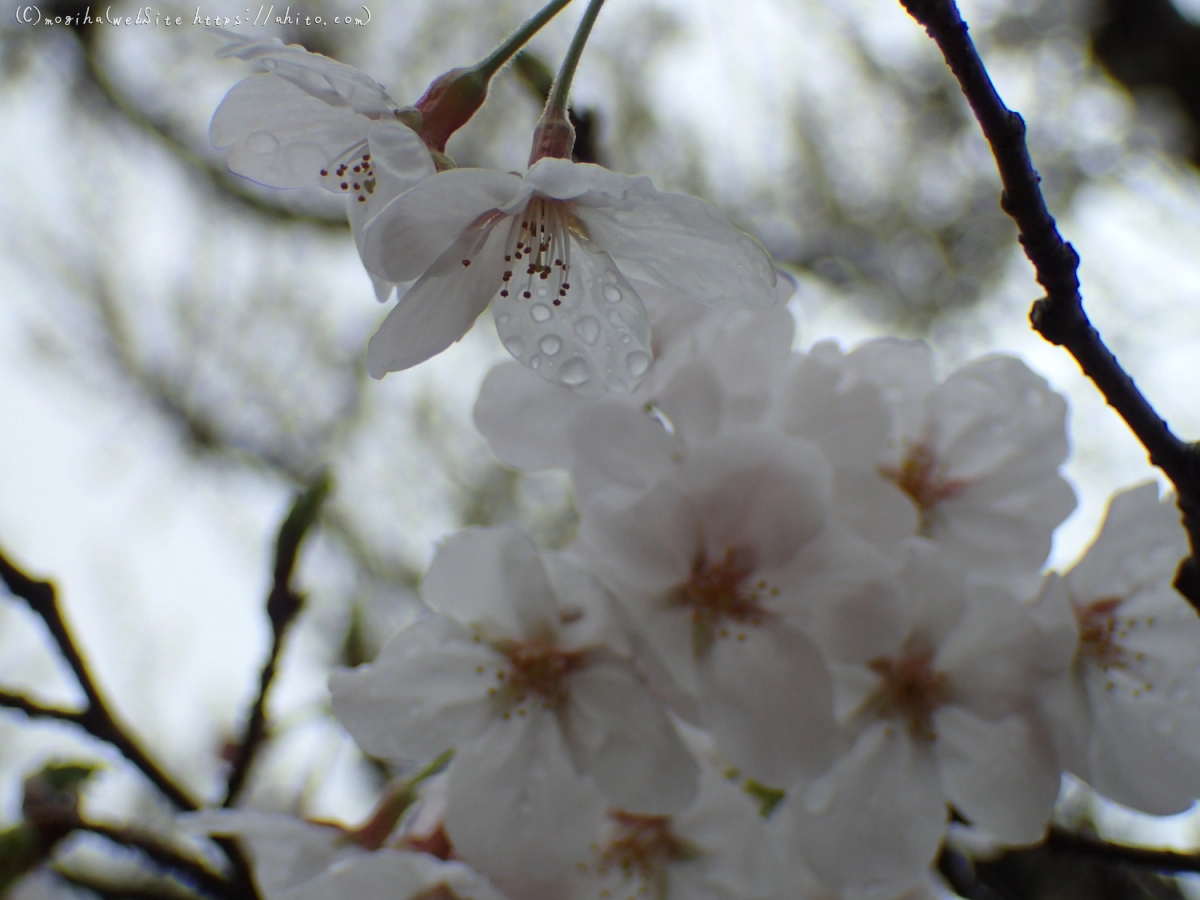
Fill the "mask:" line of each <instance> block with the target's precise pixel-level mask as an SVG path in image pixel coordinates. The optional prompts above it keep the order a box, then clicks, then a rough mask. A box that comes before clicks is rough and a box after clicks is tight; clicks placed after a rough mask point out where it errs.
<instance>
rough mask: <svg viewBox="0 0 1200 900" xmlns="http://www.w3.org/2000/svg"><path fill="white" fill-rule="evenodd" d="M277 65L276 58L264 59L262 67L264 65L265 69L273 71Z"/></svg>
mask: <svg viewBox="0 0 1200 900" xmlns="http://www.w3.org/2000/svg"><path fill="white" fill-rule="evenodd" d="M276 65H277V63H276V62H275V60H273V59H264V60H263V61H262V67H263V68H264V69H266V70H267V71H268V72H273V71H275V66H276Z"/></svg>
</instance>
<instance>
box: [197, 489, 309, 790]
mask: <svg viewBox="0 0 1200 900" xmlns="http://www.w3.org/2000/svg"><path fill="white" fill-rule="evenodd" d="M331 487H332V481H331V480H330V477H329V475H328V473H326V472H322V473H321V474H320V475H318V476H317V478H316V479H314V481H313V482H312V483H311V484H310V485H309V486H308V487H307V488H306V489H305V490H304V492H303V493H301V494H300V495H299V496H298V497H297V498H296V501H295V503H293V504H292V508H291V511H290V512H289V513H288V515H287V518H286V519H284V521H283V525H281V526H280V528H279V537H278V538H277V539H276V541H275V564H274V567H273V578H272V582H271V592H270V594H268V596H267V618H268V619H270V621H271V650H270V653H269V654H268V656H267V661H266V663H264V664H263V668H262V672H261V674H260V675H259V679H258V696H257V697H256V698H255V700H254V705H253V706H252V707H251V709H250V717H249V719H248V720H247V721H246V728H245V731H244V732H243V733H242V738H241V740H240V741H238V745H237V751H236V753H235V754H234V758H233V765H232V767H231V768H230V771H229V778H228V780H227V782H226V788H225V799H224V801H223V802H222V804H221V805H222V806H227V807H228V806H233V805H234V804H235V803H237V799H238V796H239V794H241V791H242V789H243V788H244V787H245V785H246V778H247V776H248V775H249V773H250V766H251V764H252V763H253V762H254V757H255V756H256V754H257V753H258V750H259V748H260V747H261V746H262V744H263V741H264V740H265V739H266V736H267V694H268V693H269V692H270V690H271V683H272V681H274V679H275V671H276V668H277V666H278V664H279V653H280V651H281V650H282V649H283V641H284V638H285V637H286V636H287V632H288V630H289V628H290V627H291V625H292V623H293V622H294V621H295V619H296V616H297V615H298V614H299V612H300V608H301V607H302V606H303V604H304V598H303V596H302V595H300V594H299V593H297V592H296V591H295V590H294V589H293V588H292V572H293V571H294V569H295V568H296V555H297V553H299V551H300V544H301V542H302V541H303V540H304V536H305V535H306V534H307V533H308V531H309V529H310V528H311V527H312V525H313V523H314V522H315V521H316V519H317V516H318V514H319V513H320V511H321V506H322V504H323V503H324V502H325V498H326V497H327V496H329V491H330V488H331Z"/></svg>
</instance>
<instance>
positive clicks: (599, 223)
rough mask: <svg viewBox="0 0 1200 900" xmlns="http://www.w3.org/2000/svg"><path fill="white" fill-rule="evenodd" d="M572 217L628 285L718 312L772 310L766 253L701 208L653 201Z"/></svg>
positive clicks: (775, 297)
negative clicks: (673, 294)
mask: <svg viewBox="0 0 1200 900" xmlns="http://www.w3.org/2000/svg"><path fill="white" fill-rule="evenodd" d="M575 210H576V215H577V216H578V217H579V219H580V221H582V222H583V224H584V226H585V227H586V228H587V231H588V235H589V236H590V237H591V239H592V241H594V242H595V243H596V244H597V245H598V246H600V247H603V248H604V249H605V250H607V251H608V252H609V253H610V254H611V255H612V257H613V259H614V260H616V262H617V265H618V266H620V267H621V269H622V271H624V272H625V273H626V274H627V275H629V276H630V277H633V278H642V279H645V280H646V281H649V282H652V283H654V284H658V285H661V286H662V287H667V288H671V289H672V290H675V291H678V292H679V293H680V294H682V295H683V296H685V297H687V298H688V299H690V300H693V301H695V302H697V303H703V304H705V305H706V306H713V307H717V308H719V309H755V310H762V309H773V308H774V307H776V306H777V305H778V304H779V293H778V292H777V291H776V288H775V267H774V265H773V264H772V263H771V257H770V256H769V255H768V254H767V251H766V250H764V249H763V247H762V245H761V244H759V243H758V241H756V240H754V238H752V237H750V235H748V234H746V233H745V232H742V231H739V230H738V229H736V228H734V227H733V226H732V225H730V224H729V223H728V222H727V221H725V219H724V217H723V216H722V215H721V214H720V213H719V212H717V211H716V210H715V209H713V208H712V207H711V206H709V205H708V204H707V203H705V202H704V201H703V200H699V199H697V198H695V197H688V196H685V195H683V194H658V193H655V194H647V195H645V196H644V197H641V198H640V199H639V200H638V202H637V204H636V205H635V206H633V207H632V208H631V209H629V210H628V211H626V210H623V209H621V208H620V207H617V206H612V207H609V208H604V207H601V206H587V207H585V206H583V205H581V204H578V203H576V204H575Z"/></svg>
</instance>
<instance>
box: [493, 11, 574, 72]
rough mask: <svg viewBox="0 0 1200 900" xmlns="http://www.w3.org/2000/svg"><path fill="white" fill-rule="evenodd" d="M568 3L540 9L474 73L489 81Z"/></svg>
mask: <svg viewBox="0 0 1200 900" xmlns="http://www.w3.org/2000/svg"><path fill="white" fill-rule="evenodd" d="M570 2H571V0H551V2H549V3H547V4H546V5H545V6H543V7H542V9H541V11H540V12H538V14H537V15H535V16H534V17H533V18H532V19H530V20H529V21H528V22H526V23H525V24H524V25H522V26H521V27H520V28H518V29H517V30H516V31H514V32H513V33H512V36H511V37H509V39H508V40H506V41H505V42H504V43H503V44H501V45H500V46H499V47H497V48H496V49H495V50H493V51H492V52H491V53H489V54H488V56H487V58H486V59H485V60H483V62H481V63H479V65H477V66H475V71H476V72H477V73H478V74H480V75H482V76H483V77H484V79H485V80H486V81H490V80H491V78H492V76H493V75H495V74H496V73H497V72H499V71H500V70H501V69H502V68H504V65H505V63H507V62H508V61H509V60H510V59H512V58H513V56H515V55H516V53H517V51H518V50H520V49H521V48H522V47H524V46H525V45H526V44H527V43H529V40H530V38H532V37H533V36H534V35H535V34H537V33H538V32H539V31H541V30H542V26H543V25H545V24H546V23H547V22H549V21H550V20H551V19H553V18H554V17H555V16H556V15H558V14H559V13H560V12H561V11H562V9H563V7H565V6H566V5H567V4H568V3H570Z"/></svg>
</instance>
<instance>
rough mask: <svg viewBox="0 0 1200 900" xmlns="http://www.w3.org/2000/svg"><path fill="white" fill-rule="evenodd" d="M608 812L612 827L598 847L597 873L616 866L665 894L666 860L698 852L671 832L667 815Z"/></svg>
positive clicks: (670, 860) (631, 878) (627, 877)
mask: <svg viewBox="0 0 1200 900" xmlns="http://www.w3.org/2000/svg"><path fill="white" fill-rule="evenodd" d="M608 815H609V818H610V819H612V821H613V823H614V825H615V831H614V834H613V836H612V838H611V839H610V840H609V841H608V842H607V843H606V844H605V845H604V847H603V849H602V850H601V851H600V861H599V862H598V863H597V864H596V868H595V871H596V874H598V875H607V874H608V873H609V872H611V871H613V870H614V869H615V870H617V871H619V872H620V873H621V875H622V877H623V878H625V879H626V880H633V879H635V878H636V879H638V880H640V881H641V882H642V885H643V887H660V888H661V890H659V891H655V894H656V895H658V896H665V893H666V892H665V888H666V883H665V879H666V874H667V865H668V863H672V862H677V861H681V860H687V859H693V858H695V857H696V856H697V852H696V851H695V850H694V849H693V848H692V847H689V846H688V844H687V843H686V842H684V841H683V840H681V839H680V838H678V837H676V836H675V834H673V833H672V831H671V817H670V816H643V815H635V814H633V813H627V812H625V811H624V810H619V809H618V810H614V811H613V812H610V813H609V814H608ZM580 868H581V869H584V870H586V869H587V868H588V867H587V866H586V865H584V866H581V867H580Z"/></svg>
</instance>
